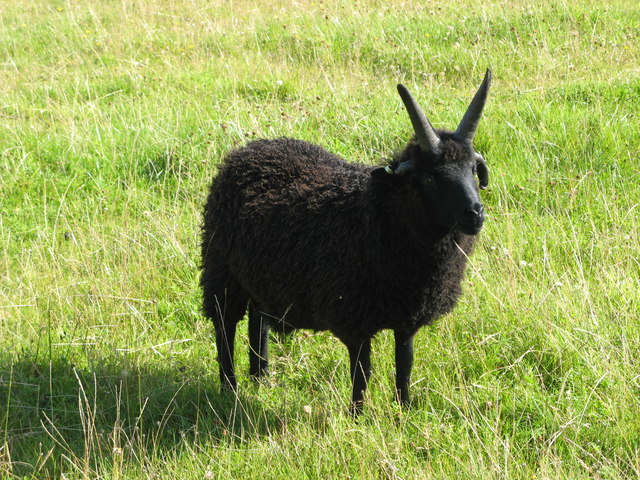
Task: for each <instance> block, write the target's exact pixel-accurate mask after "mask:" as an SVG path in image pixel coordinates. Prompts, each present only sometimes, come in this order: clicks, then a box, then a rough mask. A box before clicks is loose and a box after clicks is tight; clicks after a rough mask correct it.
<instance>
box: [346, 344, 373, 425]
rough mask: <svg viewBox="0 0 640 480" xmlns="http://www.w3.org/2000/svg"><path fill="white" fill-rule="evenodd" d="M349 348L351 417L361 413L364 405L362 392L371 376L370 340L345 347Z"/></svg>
mask: <svg viewBox="0 0 640 480" xmlns="http://www.w3.org/2000/svg"><path fill="white" fill-rule="evenodd" d="M347 347H348V348H349V361H350V367H351V369H350V370H351V380H352V381H353V394H352V397H351V407H350V409H349V410H350V412H351V414H352V415H353V416H358V415H360V414H361V413H362V406H363V404H364V392H365V391H366V390H367V383H368V381H369V377H370V376H371V339H370V338H367V339H365V340H363V341H362V342H360V343H355V344H352V345H347Z"/></svg>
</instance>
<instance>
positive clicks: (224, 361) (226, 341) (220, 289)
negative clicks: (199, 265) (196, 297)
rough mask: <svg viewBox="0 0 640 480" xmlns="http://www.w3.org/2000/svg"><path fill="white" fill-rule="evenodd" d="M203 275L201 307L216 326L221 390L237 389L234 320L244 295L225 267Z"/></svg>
mask: <svg viewBox="0 0 640 480" xmlns="http://www.w3.org/2000/svg"><path fill="white" fill-rule="evenodd" d="M206 273H207V275H203V279H204V281H203V282H202V283H203V287H204V311H205V314H206V315H207V316H208V317H209V318H211V319H212V320H213V324H214V326H215V329H216V348H217V350H218V364H219V367H220V387H221V390H223V391H224V390H232V391H236V390H237V381H236V375H235V371H234V366H233V351H234V340H235V336H236V324H237V323H238V322H239V321H240V320H242V317H243V316H244V313H245V311H246V309H247V302H248V300H249V298H248V295H247V294H246V293H245V292H244V290H243V289H242V287H240V285H239V284H238V283H237V282H236V281H235V279H233V277H231V276H229V275H225V273H226V271H225V270H224V269H220V270H218V271H211V270H210V271H208V272H206Z"/></svg>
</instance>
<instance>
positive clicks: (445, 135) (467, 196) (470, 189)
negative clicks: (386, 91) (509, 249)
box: [372, 70, 491, 235]
mask: <svg viewBox="0 0 640 480" xmlns="http://www.w3.org/2000/svg"><path fill="white" fill-rule="evenodd" d="M490 82H491V71H490V70H487V73H486V74H485V77H484V80H483V82H482V85H481V86H480V88H479V89H478V91H477V92H476V94H475V96H474V97H473V100H472V101H471V104H470V105H469V108H468V109H467V111H466V113H465V114H464V116H463V118H462V120H461V121H460V124H459V125H458V128H457V129H456V131H455V132H450V131H446V130H438V131H436V130H435V129H434V128H433V126H432V125H431V123H430V122H429V120H428V119H427V118H426V117H425V115H424V113H423V112H422V110H421V109H420V107H419V106H418V104H417V102H416V101H415V99H414V98H413V96H412V95H411V94H410V93H409V91H408V90H407V89H406V88H405V87H404V86H403V85H398V92H399V93H400V97H402V101H403V102H404V105H405V107H406V109H407V112H408V113H409V118H410V119H411V123H412V125H413V129H414V131H415V140H414V141H412V142H411V143H409V145H408V146H407V148H405V150H404V151H403V152H402V154H401V155H400V157H399V158H398V159H397V162H396V163H395V164H394V165H393V166H388V167H384V168H378V169H375V170H373V171H372V175H373V176H374V177H376V178H379V179H382V180H385V181H389V182H392V183H401V184H404V185H407V183H409V184H411V185H413V186H417V188H418V190H419V191H420V195H422V196H423V198H424V200H425V202H426V203H427V205H428V206H429V210H431V211H433V212H434V215H435V220H436V222H438V224H439V226H440V227H442V228H445V229H457V230H459V231H461V232H463V233H465V234H467V235H476V234H477V233H478V232H480V229H481V228H482V225H483V223H484V218H485V215H484V207H483V205H482V202H481V201H480V195H479V192H478V187H479V188H481V189H484V188H486V187H487V185H488V184H489V170H488V168H487V165H486V163H485V161H484V159H483V158H482V155H480V154H479V153H477V152H476V151H475V150H474V148H473V143H472V142H473V136H474V135H475V132H476V129H477V127H478V123H479V121H480V116H481V115H482V109H483V108H484V104H485V101H486V99H487V93H488V91H489V84H490ZM476 176H477V177H478V179H479V182H477V181H476Z"/></svg>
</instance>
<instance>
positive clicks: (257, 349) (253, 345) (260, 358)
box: [249, 303, 269, 380]
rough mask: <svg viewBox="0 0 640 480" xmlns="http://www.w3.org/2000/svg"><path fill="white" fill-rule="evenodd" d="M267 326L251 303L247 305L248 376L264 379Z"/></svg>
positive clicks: (266, 362)
mask: <svg viewBox="0 0 640 480" xmlns="http://www.w3.org/2000/svg"><path fill="white" fill-rule="evenodd" d="M268 341H269V325H268V324H267V322H266V321H265V320H264V319H263V318H262V315H261V314H260V312H259V311H258V308H256V306H255V305H253V303H249V374H250V375H251V377H252V378H253V379H254V380H257V379H259V378H261V377H264V376H265V375H266V374H267V371H268V366H269V360H268V357H269V349H268V346H269V344H268Z"/></svg>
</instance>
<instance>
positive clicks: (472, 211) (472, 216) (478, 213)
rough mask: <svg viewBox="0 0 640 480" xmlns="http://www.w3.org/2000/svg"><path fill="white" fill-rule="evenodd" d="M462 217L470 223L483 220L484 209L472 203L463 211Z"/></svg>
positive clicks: (479, 204)
mask: <svg viewBox="0 0 640 480" xmlns="http://www.w3.org/2000/svg"><path fill="white" fill-rule="evenodd" d="M464 216H465V217H466V218H467V219H468V220H471V221H474V222H477V221H479V220H484V207H483V206H482V204H481V203H474V204H473V205H472V206H471V208H468V209H466V210H465V211H464Z"/></svg>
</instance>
